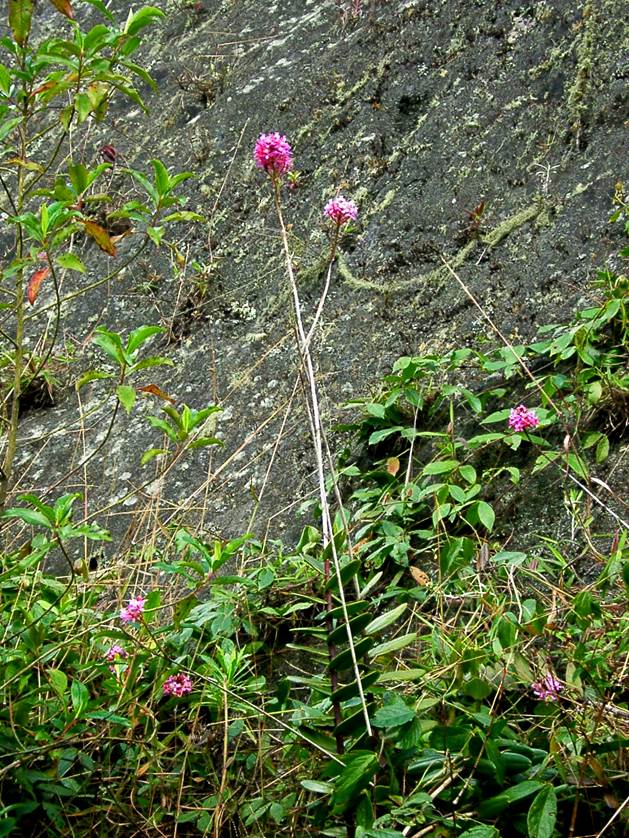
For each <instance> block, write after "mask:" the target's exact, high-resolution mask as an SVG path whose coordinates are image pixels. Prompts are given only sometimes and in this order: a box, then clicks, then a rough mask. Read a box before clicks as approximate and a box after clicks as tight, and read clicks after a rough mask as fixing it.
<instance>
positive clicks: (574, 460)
mask: <svg viewBox="0 0 629 838" xmlns="http://www.w3.org/2000/svg"><path fill="white" fill-rule="evenodd" d="M565 457H566V462H567V463H568V465H569V466H570V468H571V469H572V471H574V473H575V474H577V475H578V476H579V477H580V478H581V479H582V480H589V479H590V475H589V473H588V468H587V466H586V464H585V463H584V462H583V460H582V459H581V457H579V456H578V455H577V454H572V453H568V454H566V455H565Z"/></svg>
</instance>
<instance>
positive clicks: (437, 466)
mask: <svg viewBox="0 0 629 838" xmlns="http://www.w3.org/2000/svg"><path fill="white" fill-rule="evenodd" d="M458 467H459V462H458V460H437V462H436V463H428V465H427V466H424V468H423V470H422V474H445V473H446V472H450V471H454V470H455V469H456V468H458Z"/></svg>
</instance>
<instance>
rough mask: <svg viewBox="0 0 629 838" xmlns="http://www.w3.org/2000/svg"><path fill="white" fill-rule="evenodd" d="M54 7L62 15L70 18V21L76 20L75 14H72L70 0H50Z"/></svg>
mask: <svg viewBox="0 0 629 838" xmlns="http://www.w3.org/2000/svg"><path fill="white" fill-rule="evenodd" d="M50 2H51V3H52V5H53V6H54V7H55V9H58V10H59V11H60V12H61V14H62V15H65V16H66V17H69V18H70V20H74V14H73V12H72V3H71V2H70V0H50Z"/></svg>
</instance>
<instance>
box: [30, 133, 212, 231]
mask: <svg viewBox="0 0 629 838" xmlns="http://www.w3.org/2000/svg"><path fill="white" fill-rule="evenodd" d="M18 122H19V120H18ZM164 221H165V222H166V221H205V217H204V216H203V215H199V213H198V212H190V211H189V210H180V211H179V212H171V214H170V215H167V216H166V217H165V218H164Z"/></svg>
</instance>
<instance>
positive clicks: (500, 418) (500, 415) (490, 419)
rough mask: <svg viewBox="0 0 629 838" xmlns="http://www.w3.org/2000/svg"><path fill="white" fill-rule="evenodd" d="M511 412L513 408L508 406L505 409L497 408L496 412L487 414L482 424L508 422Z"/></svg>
mask: <svg viewBox="0 0 629 838" xmlns="http://www.w3.org/2000/svg"><path fill="white" fill-rule="evenodd" d="M510 414H511V410H510V409H509V408H508V407H507V408H505V410H497V411H495V412H494V413H490V414H489V416H486V417H485V418H484V419H483V420H482V422H481V424H482V425H490V424H493V423H494V422H506V421H507V420H508V418H509V415H510Z"/></svg>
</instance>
